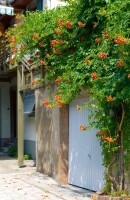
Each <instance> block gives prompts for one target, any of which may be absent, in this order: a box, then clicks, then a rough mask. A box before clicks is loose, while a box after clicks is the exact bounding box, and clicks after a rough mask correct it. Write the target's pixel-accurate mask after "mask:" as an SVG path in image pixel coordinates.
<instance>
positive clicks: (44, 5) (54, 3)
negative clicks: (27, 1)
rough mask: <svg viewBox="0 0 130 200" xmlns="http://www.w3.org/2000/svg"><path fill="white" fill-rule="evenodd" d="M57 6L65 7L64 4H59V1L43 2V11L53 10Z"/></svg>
mask: <svg viewBox="0 0 130 200" xmlns="http://www.w3.org/2000/svg"><path fill="white" fill-rule="evenodd" d="M58 5H63V6H64V5H65V3H64V2H61V1H59V0H43V9H44V8H46V7H48V8H49V9H53V8H55V7H56V6H58Z"/></svg>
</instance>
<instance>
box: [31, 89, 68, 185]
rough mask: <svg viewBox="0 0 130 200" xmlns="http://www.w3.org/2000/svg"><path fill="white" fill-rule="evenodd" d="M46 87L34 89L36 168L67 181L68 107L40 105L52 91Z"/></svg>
mask: <svg viewBox="0 0 130 200" xmlns="http://www.w3.org/2000/svg"><path fill="white" fill-rule="evenodd" d="M54 90H55V88H54V86H52V88H51V91H49V90H48V88H47V87H46V88H41V89H36V91H35V101H36V113H35V119H36V122H35V125H36V141H37V142H36V149H37V153H36V154H37V156H36V160H37V170H38V171H39V172H43V173H44V174H47V175H49V176H51V177H53V178H54V179H55V180H57V181H58V182H67V174H68V107H67V106H65V107H64V108H63V109H59V108H53V109H48V108H47V107H46V106H44V105H42V101H43V99H49V97H50V94H52V95H53V93H54Z"/></svg>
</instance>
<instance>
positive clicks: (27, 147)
mask: <svg viewBox="0 0 130 200" xmlns="http://www.w3.org/2000/svg"><path fill="white" fill-rule="evenodd" d="M35 141H36V136H35V117H29V115H28V114H25V115H24V153H25V154H31V156H32V159H36V142H35Z"/></svg>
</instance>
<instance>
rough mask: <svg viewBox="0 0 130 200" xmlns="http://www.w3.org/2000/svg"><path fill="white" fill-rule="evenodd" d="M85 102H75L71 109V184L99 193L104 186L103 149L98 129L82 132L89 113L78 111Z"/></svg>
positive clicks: (78, 100) (79, 100) (85, 110)
mask: <svg viewBox="0 0 130 200" xmlns="http://www.w3.org/2000/svg"><path fill="white" fill-rule="evenodd" d="M84 100H85V99H82V98H78V99H76V100H74V101H73V102H72V103H71V104H70V109H69V183H70V184H72V185H76V186H79V187H82V188H86V189H90V190H93V191H99V190H101V189H103V185H104V167H103V166H102V156H101V151H102V149H101V146H100V142H99V140H98V139H97V137H96V133H97V130H96V129H91V130H86V131H81V130H80V125H86V126H87V125H88V115H89V111H88V110H87V109H83V110H82V111H78V110H77V109H76V107H77V105H79V106H80V105H82V103H83V102H84Z"/></svg>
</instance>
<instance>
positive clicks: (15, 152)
mask: <svg viewBox="0 0 130 200" xmlns="http://www.w3.org/2000/svg"><path fill="white" fill-rule="evenodd" d="M8 154H9V156H11V157H13V158H18V148H17V146H16V145H12V146H10V148H9V150H8ZM31 159H32V155H31V154H24V160H31Z"/></svg>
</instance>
